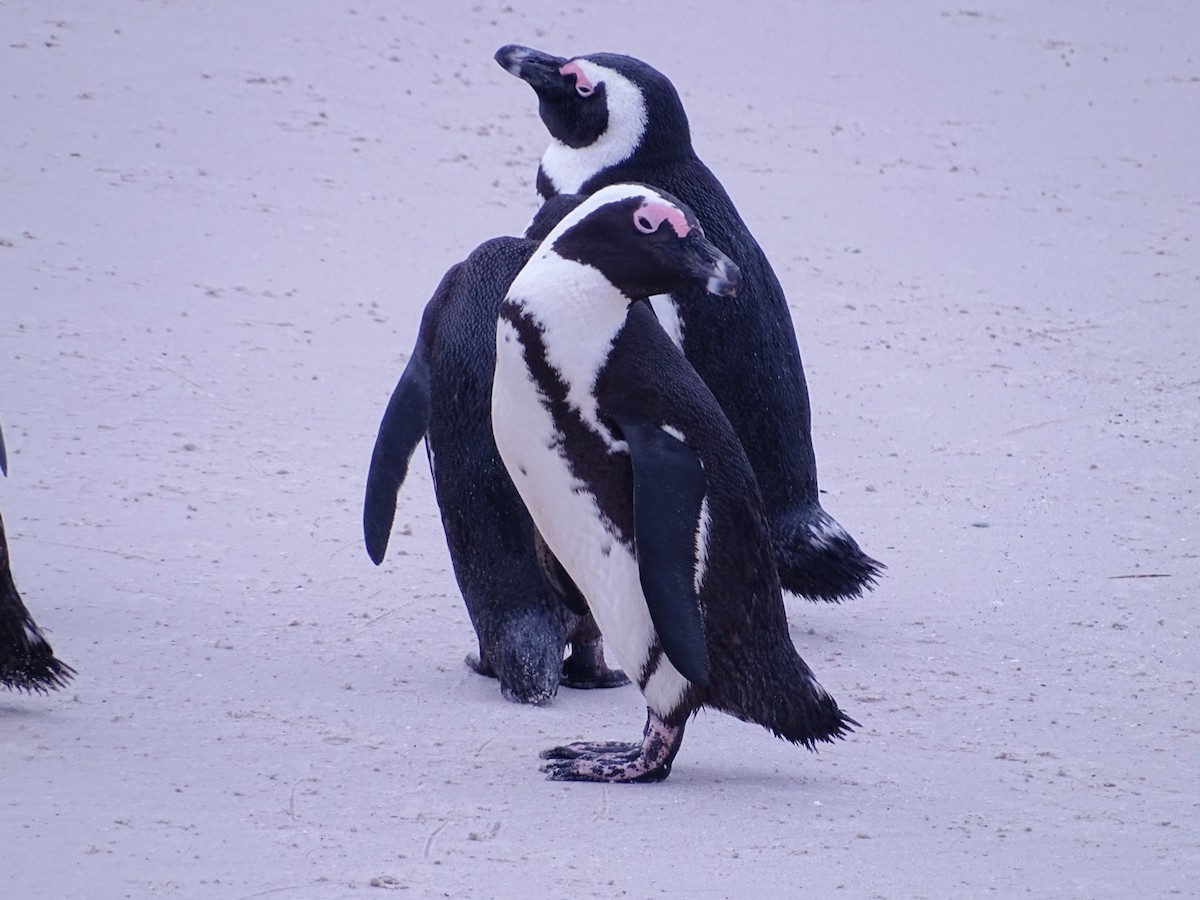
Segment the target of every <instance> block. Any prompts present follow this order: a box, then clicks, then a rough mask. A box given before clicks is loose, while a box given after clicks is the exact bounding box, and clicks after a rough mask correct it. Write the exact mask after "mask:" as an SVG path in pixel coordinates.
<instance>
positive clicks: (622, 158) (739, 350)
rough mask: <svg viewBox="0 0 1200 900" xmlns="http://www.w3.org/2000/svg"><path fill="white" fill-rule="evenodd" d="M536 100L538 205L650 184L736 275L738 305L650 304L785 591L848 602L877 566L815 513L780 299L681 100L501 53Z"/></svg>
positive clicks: (624, 63)
mask: <svg viewBox="0 0 1200 900" xmlns="http://www.w3.org/2000/svg"><path fill="white" fill-rule="evenodd" d="M496 61H497V62H499V63H500V65H501V66H503V67H504V68H505V69H506V70H507V71H509V72H510V73H512V74H513V75H516V76H517V77H518V78H521V79H523V80H524V81H526V82H528V83H529V84H530V85H531V86H532V87H533V89H534V91H536V92H537V96H538V108H539V113H540V115H541V118H542V121H543V123H544V124H545V125H546V128H547V129H548V130H549V132H550V135H551V138H552V141H551V144H550V147H549V149H548V150H546V152H545V155H544V156H543V157H542V161H541V165H540V167H539V168H538V175H537V188H538V192H539V193H540V194H541V195H542V196H543V197H553V196H555V195H557V194H560V193H583V194H587V193H591V192H592V191H595V190H596V189H597V188H600V187H602V186H604V185H606V184H613V183H616V182H622V181H636V182H644V183H646V184H650V185H653V186H655V187H658V188H662V189H664V190H666V191H669V192H670V193H672V194H674V195H675V196H677V197H679V198H680V199H681V200H683V202H684V203H687V204H688V205H689V206H690V207H691V208H692V209H693V210H694V211H695V213H696V215H697V216H698V217H699V219H700V221H701V222H703V223H704V228H705V230H706V232H707V234H708V235H709V237H710V238H711V239H712V240H713V241H714V242H716V243H717V244H718V245H719V246H721V247H722V248H724V249H725V250H726V251H727V252H728V253H729V255H730V257H732V259H733V260H734V262H736V263H737V265H738V268H739V269H740V270H741V273H742V290H741V291H740V293H739V294H738V297H737V299H736V300H733V301H729V302H727V303H723V304H714V303H710V302H708V301H707V300H706V299H705V295H704V289H703V286H689V287H686V288H683V289H680V290H678V291H675V292H673V293H672V294H671V295H670V297H656V298H654V300H653V305H654V309H655V311H656V312H657V313H658V315H659V318H660V320H661V321H662V322H663V325H664V327H666V328H667V330H668V331H669V332H670V333H671V335H672V337H673V338H674V339H675V342H676V343H678V344H680V345H681V346H682V348H683V351H684V353H685V354H686V355H687V358H688V361H689V362H691V364H692V365H693V366H694V367H695V368H696V371H698V372H699V373H700V375H701V377H702V378H703V379H704V381H705V383H706V384H707V385H708V386H709V388H710V389H711V390H712V392H713V393H714V394H715V395H716V397H717V400H718V401H719V402H720V404H721V408H722V409H723V410H724V411H725V414H726V416H728V418H729V420H730V422H732V423H733V427H734V430H735V431H736V432H737V434H738V437H739V438H741V441H742V445H743V446H744V447H745V449H746V453H747V455H748V456H749V458H750V462H751V464H752V465H753V467H754V473H755V475H756V476H757V477H758V482H759V484H760V485H761V486H762V489H763V493H764V498H765V500H766V504H767V517H768V519H769V520H770V523H771V535H772V543H773V545H774V547H775V555H776V560H777V562H778V565H779V574H780V577H781V579H782V582H783V586H784V588H785V589H786V590H789V591H792V592H794V593H797V594H800V595H801V596H804V597H808V598H810V599H814V600H817V599H819V600H834V601H836V600H841V599H844V598H847V597H855V596H858V595H859V594H861V593H862V591H863V589H864V588H868V587H871V586H873V585H874V583H875V579H876V577H877V576H878V574H879V572H880V570H881V569H882V568H883V566H882V564H880V563H878V562H877V561H875V560H873V559H871V558H870V557H868V556H867V555H866V554H865V553H863V551H862V550H861V549H860V548H859V546H858V543H857V542H856V541H855V540H854V538H853V537H851V535H850V534H849V533H848V532H847V531H846V530H845V529H844V528H843V527H842V526H841V525H840V524H838V523H837V522H836V521H835V520H834V519H833V518H832V517H831V516H830V515H829V514H828V513H826V512H825V510H823V509H822V508H821V502H820V497H819V495H818V490H817V467H816V458H815V456H814V454H813V446H812V434H811V427H812V423H811V413H810V409H809V398H808V386H807V384H806V382H805V379H804V368H803V365H802V363H801V360H800V349H799V346H798V344H797V341H796V334H795V330H794V328H793V324H792V318H791V314H790V313H789V311H788V305H787V300H786V298H785V297H784V294H783V289H782V287H781V286H780V284H779V281H778V279H777V278H776V277H775V273H774V271H773V270H772V269H771V264H770V263H769V262H768V261H767V258H766V256H765V255H764V254H763V251H762V249H761V248H760V247H759V245H758V243H757V242H756V241H755V240H754V237H753V235H751V233H750V231H749V229H748V228H747V227H746V225H745V223H744V222H743V221H742V219H741V217H740V216H739V215H738V212H737V209H736V208H735V207H734V205H733V202H732V201H731V200H730V198H729V195H728V194H727V193H726V192H725V189H724V188H723V187H722V185H721V183H720V182H719V181H718V180H717V178H716V177H715V176H714V175H713V174H712V172H711V171H709V169H708V167H707V166H705V165H704V163H703V162H701V161H700V159H699V158H698V157H697V156H696V154H695V151H694V150H693V149H692V142H691V133H690V130H689V126H688V119H687V115H686V114H685V112H684V109H683V104H682V103H681V102H680V100H679V95H678V94H677V93H676V91H675V87H674V86H673V85H672V84H671V82H670V81H669V80H668V79H667V78H666V76H664V75H663V74H662V73H660V72H658V71H657V70H655V69H653V68H651V67H650V66H649V65H647V64H646V63H644V62H642V61H641V60H637V59H633V58H631V57H628V56H620V55H617V54H613V53H596V54H592V55H589V56H580V57H575V58H574V59H564V58H561V57H557V56H551V55H549V54H546V53H541V52H539V51H537V50H531V49H529V48H527V47H520V46H516V45H509V46H506V47H502V48H501V49H500V50H499V51H498V52H497V53H496Z"/></svg>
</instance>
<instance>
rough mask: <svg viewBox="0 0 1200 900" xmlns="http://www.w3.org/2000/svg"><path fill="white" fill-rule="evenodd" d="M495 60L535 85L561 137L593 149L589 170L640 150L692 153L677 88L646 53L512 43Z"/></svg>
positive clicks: (546, 117)
mask: <svg viewBox="0 0 1200 900" xmlns="http://www.w3.org/2000/svg"><path fill="white" fill-rule="evenodd" d="M496 62H498V63H499V64H500V65H501V66H502V67H503V68H504V69H505V70H507V71H508V72H509V73H511V74H513V75H516V76H517V77H518V78H520V79H521V80H523V81H525V82H527V83H528V84H529V86H530V87H532V88H533V89H534V91H535V92H536V93H537V95H538V112H539V114H540V115H541V118H542V122H543V123H544V124H545V126H546V129H547V130H548V131H549V132H550V136H551V137H553V138H554V140H555V141H556V142H558V143H559V144H560V145H562V147H563V148H568V149H571V150H577V151H591V154H590V155H592V156H593V157H595V162H594V171H593V172H591V173H590V174H591V175H595V174H599V172H600V171H603V169H604V168H608V167H611V166H613V165H616V164H618V163H621V162H623V161H625V160H627V159H629V158H630V157H631V156H633V155H634V153H638V154H639V155H642V156H658V157H663V158H674V157H675V156H677V155H684V156H686V155H690V154H691V153H692V143H691V134H690V131H689V129H688V120H687V114H686V113H685V112H684V110H683V103H682V102H680V100H679V94H678V93H677V92H676V90H675V86H674V85H673V84H671V82H670V80H669V79H668V78H667V77H666V76H665V75H663V74H662V73H661V72H659V71H658V70H657V69H654V68H653V67H651V66H649V65H647V64H646V63H644V62H642V61H641V60H640V59H634V58H633V57H631V56H622V55H620V54H617V53H593V54H589V55H587V56H577V57H574V58H573V59H565V58H563V57H560V56H552V55H550V54H549V53H542V52H541V51H539V50H533V49H531V48H529V47H521V46H519V45H517V44H509V45H507V46H505V47H501V48H500V49H499V50H498V51H497V52H496ZM596 150H601V151H602V152H601V153H600V154H599V155H597V154H596V153H595V151H596ZM581 184H582V182H581ZM570 189H571V190H577V189H578V186H574V187H572V188H570Z"/></svg>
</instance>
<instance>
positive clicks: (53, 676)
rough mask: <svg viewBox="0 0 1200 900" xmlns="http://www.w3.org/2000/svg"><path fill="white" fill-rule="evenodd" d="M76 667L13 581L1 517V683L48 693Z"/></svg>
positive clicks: (2, 458) (1, 469) (4, 466)
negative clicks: (60, 654)
mask: <svg viewBox="0 0 1200 900" xmlns="http://www.w3.org/2000/svg"><path fill="white" fill-rule="evenodd" d="M0 474H4V475H7V474H8V456H7V454H6V453H5V449H4V432H2V431H0ZM74 675H75V670H74V669H72V668H71V667H70V666H68V665H67V664H66V663H64V662H62V661H61V660H59V659H58V658H57V657H56V656H55V655H54V650H53V649H51V647H50V642H49V641H47V640H46V636H45V635H44V634H43V633H42V629H40V628H38V626H37V623H36V622H35V621H33V616H31V615H30V614H29V610H28V609H26V608H25V604H24V603H23V602H22V601H21V595H20V594H18V593H17V586H16V584H14V583H13V577H12V567H11V565H10V564H9V561H8V538H7V536H6V535H5V533H4V519H3V518H0V686H2V687H6V688H10V689H12V690H16V691H27V692H29V693H34V692H38V693H45V692H46V691H49V690H57V689H58V688H61V687H63V686H64V685H66V683H67V682H68V681H70V680H71V678H72V677H73V676H74Z"/></svg>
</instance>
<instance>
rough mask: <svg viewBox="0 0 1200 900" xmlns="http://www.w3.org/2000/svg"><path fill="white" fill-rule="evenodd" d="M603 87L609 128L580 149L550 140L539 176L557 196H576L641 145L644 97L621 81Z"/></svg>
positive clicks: (543, 156)
mask: <svg viewBox="0 0 1200 900" xmlns="http://www.w3.org/2000/svg"><path fill="white" fill-rule="evenodd" d="M606 86H607V90H608V98H607V99H608V127H607V128H605V129H604V132H603V134H601V135H600V136H599V137H598V138H596V139H595V140H594V141H592V142H591V143H590V144H587V145H586V146H583V147H571V146H568V145H567V144H564V143H563V142H562V141H560V140H558V139H557V138H553V139H552V140H551V143H550V146H549V147H548V148H547V149H546V152H545V153H544V154H543V155H542V165H541V171H542V174H543V175H545V177H546V178H547V179H548V180H549V181H550V183H551V184H552V185H553V186H554V188H555V190H556V191H557V193H560V194H577V193H579V190H580V188H582V187H583V185H584V184H586V183H587V182H588V181H589V180H591V179H592V178H594V177H595V176H596V175H598V174H599V173H600V172H603V171H604V170H605V169H611V168H612V167H613V166H617V165H620V164H621V163H623V162H625V160H627V159H629V158H630V157H631V156H633V154H634V153H636V152H637V151H638V149H639V148H640V147H641V146H642V143H643V140H644V138H645V136H646V126H647V124H648V122H649V116H648V112H647V109H646V98H645V97H643V96H642V92H641V91H640V90H638V88H637V86H636V85H634V84H633V83H632V82H630V81H627V80H626V79H624V78H614V79H611V80H610V81H609V82H606Z"/></svg>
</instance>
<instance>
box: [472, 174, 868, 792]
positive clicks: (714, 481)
mask: <svg viewBox="0 0 1200 900" xmlns="http://www.w3.org/2000/svg"><path fill="white" fill-rule="evenodd" d="M742 285H743V281H742V277H741V275H740V273H739V271H738V267H737V266H736V265H735V264H734V263H733V262H732V261H731V260H730V259H729V257H727V256H726V255H725V254H724V253H723V252H722V251H721V250H720V249H719V248H718V247H716V246H714V244H713V243H712V242H710V240H709V239H708V238H707V237H706V235H705V233H704V231H703V229H702V227H701V223H700V222H699V221H698V219H697V217H696V215H695V214H694V213H693V212H692V211H691V210H690V209H688V207H687V206H686V205H684V204H683V203H682V202H681V201H679V200H677V199H676V198H674V197H672V196H671V195H670V194H668V193H666V192H664V191H656V190H654V189H652V188H649V187H647V186H645V185H619V184H618V185H611V186H608V187H605V188H602V189H601V190H599V191H597V192H596V193H594V194H593V195H591V196H590V197H589V198H588V199H587V200H586V201H584V202H583V203H582V204H581V205H580V206H578V207H577V208H576V209H574V210H573V211H572V212H570V213H569V214H568V215H567V216H566V217H565V218H564V219H563V220H562V221H561V222H560V223H559V224H558V225H556V226H555V227H554V229H553V230H552V231H551V232H550V234H549V235H548V236H547V237H546V238H545V240H544V241H543V242H542V244H541V246H540V247H539V248H538V249H537V250H536V252H534V254H533V255H532V257H531V258H530V260H529V262H528V263H527V264H526V265H525V266H524V268H522V269H521V271H520V272H519V273H518V274H517V276H516V278H515V279H513V282H512V285H511V286H510V287H509V289H508V295H507V297H506V298H505V300H504V303H503V304H502V306H501V307H500V318H499V322H498V323H497V326H496V335H497V336H496V348H497V349H496V370H495V377H494V379H493V384H492V421H493V423H494V429H495V437H496V446H497V448H498V450H499V453H500V458H501V459H502V460H503V463H504V466H505V467H506V469H507V470H508V472H509V475H510V476H511V477H512V480H513V483H514V484H515V485H516V489H517V491H518V492H519V494H520V496H521V498H522V499H523V500H524V501H525V505H526V507H527V508H528V510H529V513H530V514H531V516H532V518H533V521H534V523H535V525H536V527H537V530H538V532H539V533H540V534H541V535H543V536H544V539H545V540H544V545H545V549H546V550H547V551H548V552H550V553H552V554H553V556H554V563H555V566H556V567H557V571H559V572H560V577H564V578H570V579H571V580H572V582H573V583H574V585H575V586H576V590H577V591H578V592H579V593H580V594H581V595H582V597H583V598H585V600H586V603H587V606H588V608H589V609H590V610H591V612H592V614H593V616H594V617H595V619H596V621H597V623H599V626H600V629H601V631H602V632H603V634H604V637H605V640H606V642H607V647H608V648H609V649H610V650H611V651H612V653H613V655H614V656H615V657H616V659H617V660H618V661H619V662H620V664H621V666H622V667H623V669H624V671H625V672H627V673H628V674H629V675H630V676H631V677H632V678H633V679H634V680H635V681H636V682H637V685H638V687H639V688H640V689H641V691H642V694H643V695H644V697H645V699H646V706H647V717H646V726H645V729H644V730H643V734H642V738H641V740H640V741H635V742H620V741H598V742H579V743H573V744H568V745H566V746H562V747H555V748H553V749H551V750H548V751H546V752H545V753H543V754H542V755H543V758H544V759H546V760H548V762H547V764H546V765H545V766H544V767H543V770H544V771H546V772H547V773H548V774H549V775H550V777H551V778H553V779H558V780H569V781H604V782H645V781H661V780H663V779H664V778H666V777H667V776H668V775H669V774H670V772H671V766H672V764H673V762H674V760H675V756H676V754H677V753H678V752H679V748H680V746H681V744H682V741H683V732H684V726H685V725H686V724H687V722H688V720H689V719H690V718H691V717H692V716H693V715H694V714H695V713H696V712H697V711H698V710H699V709H701V708H702V707H710V708H713V709H717V710H720V711H723V712H726V713H729V714H731V715H733V716H735V717H737V718H739V719H742V720H744V721H747V722H753V723H757V724H760V725H762V726H763V727H765V728H767V729H769V730H770V731H772V732H773V733H774V734H776V735H777V736H779V737H782V738H784V739H786V740H788V741H791V742H793V743H797V744H802V745H805V746H807V747H809V748H810V749H813V748H815V746H816V744H817V743H819V742H832V741H834V740H836V739H838V738H842V737H844V736H845V735H846V734H847V733H848V732H849V731H851V730H852V729H853V728H854V727H855V726H856V725H858V723H857V722H855V721H854V720H853V719H851V718H850V717H848V716H847V715H845V713H843V712H842V711H841V710H840V709H839V708H838V705H837V703H836V702H835V701H834V699H833V698H832V697H831V696H830V695H829V693H828V692H826V691H825V689H824V688H823V687H821V685H820V684H819V683H818V682H817V680H816V678H815V677H814V676H813V673H812V671H811V670H810V669H809V667H808V666H807V665H806V664H805V662H804V660H803V659H801V657H800V655H799V653H797V651H796V648H795V645H794V644H793V643H792V639H791V636H790V634H789V631H788V624H787V616H786V613H785V610H784V604H783V594H782V587H781V584H780V579H779V574H778V570H777V568H776V564H775V556H774V552H773V549H772V533H771V528H770V523H769V520H768V517H767V510H766V504H765V503H764V500H763V496H762V493H761V492H760V490H759V485H758V482H757V480H756V478H755V473H754V470H753V467H752V466H751V463H750V460H749V459H748V458H747V455H746V452H745V451H744V450H743V447H742V444H741V442H740V441H739V440H738V435H737V433H736V432H735V430H734V428H733V426H732V424H731V423H730V421H729V419H728V418H727V417H726V415H725V414H724V412H723V411H722V408H721V406H720V405H719V404H718V402H717V399H716V397H714V395H713V392H712V391H711V390H710V389H709V388H708V386H707V385H706V384H705V382H704V380H703V379H702V378H701V377H700V375H699V374H698V373H697V371H696V369H695V368H694V367H693V366H692V365H691V363H690V362H689V361H688V359H687V358H686V357H685V356H684V354H683V353H682V352H681V351H680V349H679V348H678V346H677V345H676V344H675V343H673V342H672V340H671V338H670V336H669V335H668V334H667V332H666V331H665V330H664V328H663V326H662V324H661V322H660V319H659V318H658V317H657V316H656V315H655V313H654V311H653V310H652V308H651V307H650V305H649V303H648V302H647V301H648V298H649V297H651V296H654V295H656V294H664V293H670V292H674V291H677V290H680V289H682V288H684V287H696V288H699V289H700V290H703V291H704V292H705V294H706V295H708V302H709V303H712V304H713V305H719V304H722V303H725V302H727V300H728V299H730V298H732V297H734V296H735V295H736V294H737V293H738V291H739V290H740V289H741V287H742ZM712 295H716V296H712Z"/></svg>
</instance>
